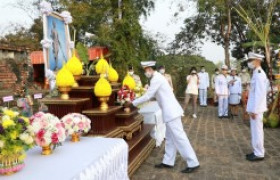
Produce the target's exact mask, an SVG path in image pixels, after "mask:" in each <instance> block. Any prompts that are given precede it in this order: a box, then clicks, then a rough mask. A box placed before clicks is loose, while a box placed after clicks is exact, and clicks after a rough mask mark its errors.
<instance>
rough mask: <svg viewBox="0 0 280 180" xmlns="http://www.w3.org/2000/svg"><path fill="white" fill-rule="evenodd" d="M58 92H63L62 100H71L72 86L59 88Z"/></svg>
mask: <svg viewBox="0 0 280 180" xmlns="http://www.w3.org/2000/svg"><path fill="white" fill-rule="evenodd" d="M58 90H59V91H60V92H61V96H60V98H61V99H63V100H68V99H69V94H68V93H69V92H70V91H71V87H70V86H66V87H58Z"/></svg>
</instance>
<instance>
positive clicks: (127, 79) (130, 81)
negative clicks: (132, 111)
mask: <svg viewBox="0 0 280 180" xmlns="http://www.w3.org/2000/svg"><path fill="white" fill-rule="evenodd" d="M123 86H128V88H129V89H131V90H134V88H135V87H136V83H135V80H134V79H133V77H132V76H131V75H130V74H127V75H126V76H125V78H124V80H123Z"/></svg>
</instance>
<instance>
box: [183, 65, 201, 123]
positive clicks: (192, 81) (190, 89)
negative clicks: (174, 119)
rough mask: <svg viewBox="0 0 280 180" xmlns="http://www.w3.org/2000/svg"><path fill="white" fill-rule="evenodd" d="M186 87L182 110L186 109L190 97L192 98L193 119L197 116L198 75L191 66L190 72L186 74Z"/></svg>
mask: <svg viewBox="0 0 280 180" xmlns="http://www.w3.org/2000/svg"><path fill="white" fill-rule="evenodd" d="M186 80H187V88H186V97H185V105H184V110H186V109H187V106H188V104H189V101H190V98H192V106H193V115H192V117H193V118H194V119H196V118H197V96H198V84H199V77H198V75H197V71H196V68H195V67H192V68H191V71H190V74H189V75H188V76H187V79H186Z"/></svg>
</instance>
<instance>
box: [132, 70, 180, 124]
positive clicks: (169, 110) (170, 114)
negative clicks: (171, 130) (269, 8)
mask: <svg viewBox="0 0 280 180" xmlns="http://www.w3.org/2000/svg"><path fill="white" fill-rule="evenodd" d="M153 97H155V98H156V100H157V102H158V104H159V106H160V108H161V109H162V113H163V120H164V122H169V121H172V120H174V119H176V118H178V117H181V116H183V114H184V111H183V109H182V107H181V106H180V104H179V102H178V101H177V99H176V97H175V95H174V93H173V91H172V89H171V87H170V85H169V83H168V81H167V80H166V78H165V77H164V76H163V75H161V74H160V73H158V72H154V75H153V77H152V79H151V83H150V87H149V88H148V90H147V92H146V93H145V94H144V95H143V96H142V97H140V98H138V99H136V100H134V101H133V102H132V103H133V105H134V106H138V105H140V104H143V103H144V102H146V101H149V100H150V99H151V98H153Z"/></svg>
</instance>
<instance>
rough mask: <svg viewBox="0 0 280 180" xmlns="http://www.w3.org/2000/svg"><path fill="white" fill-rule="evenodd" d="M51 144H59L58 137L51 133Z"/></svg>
mask: <svg viewBox="0 0 280 180" xmlns="http://www.w3.org/2000/svg"><path fill="white" fill-rule="evenodd" d="M52 143H53V144H57V143H59V140H58V135H57V134H56V133H53V134H52Z"/></svg>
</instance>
